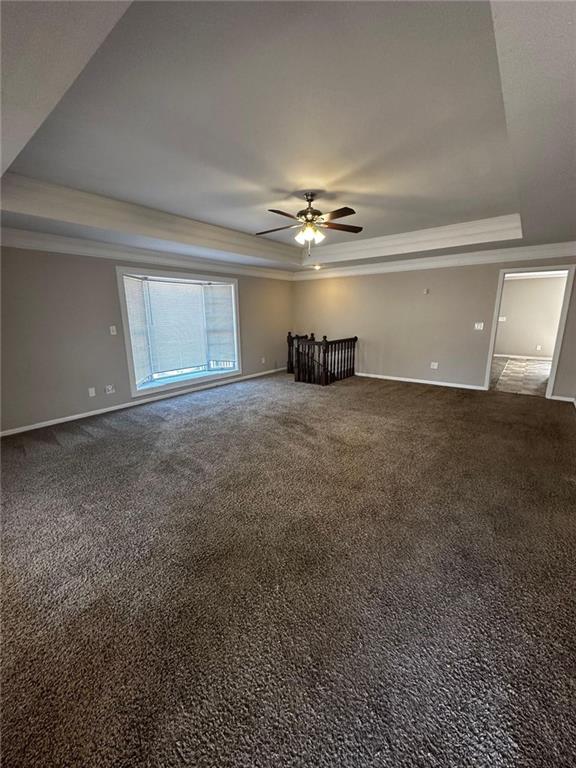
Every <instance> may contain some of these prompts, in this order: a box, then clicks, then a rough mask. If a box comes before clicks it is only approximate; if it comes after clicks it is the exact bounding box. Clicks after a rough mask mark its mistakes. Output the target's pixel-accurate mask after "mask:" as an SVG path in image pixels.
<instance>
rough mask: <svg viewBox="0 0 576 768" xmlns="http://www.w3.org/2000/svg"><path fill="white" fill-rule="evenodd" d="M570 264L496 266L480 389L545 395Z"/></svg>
mask: <svg viewBox="0 0 576 768" xmlns="http://www.w3.org/2000/svg"><path fill="white" fill-rule="evenodd" d="M573 278H574V269H573V268H567V267H564V268H554V269H550V268H548V269H539V270H538V269H537V270H529V269H516V270H502V272H501V273H500V281H499V285H498V296H497V301H496V312H495V318H494V327H493V329H492V340H491V347H490V356H489V359H488V367H487V371H486V388H487V389H493V390H496V391H499V392H507V393H509V394H518V395H531V396H534V397H551V396H552V392H553V388H554V378H555V375H556V365H557V362H558V356H559V354H560V347H561V343H562V336H563V332H564V324H565V320H566V314H567V309H568V301H569V297H570V292H571V288H572V281H573Z"/></svg>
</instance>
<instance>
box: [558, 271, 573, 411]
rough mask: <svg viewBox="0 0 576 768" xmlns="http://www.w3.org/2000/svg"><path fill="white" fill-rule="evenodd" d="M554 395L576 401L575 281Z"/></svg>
mask: <svg viewBox="0 0 576 768" xmlns="http://www.w3.org/2000/svg"><path fill="white" fill-rule="evenodd" d="M554 393H555V394H557V395H564V397H574V398H575V399H576V280H575V281H574V285H573V286H572V298H571V300H570V304H569V307H568V315H567V317H566V326H565V329H564V338H563V341H562V346H561V348H560V362H559V364H558V370H557V371H556V382H555V385H554Z"/></svg>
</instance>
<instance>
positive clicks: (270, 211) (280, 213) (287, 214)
mask: <svg viewBox="0 0 576 768" xmlns="http://www.w3.org/2000/svg"><path fill="white" fill-rule="evenodd" d="M268 211H269V213H277V214H278V216H287V217H288V218H289V219H296V220H297V219H298V217H297V216H293V215H292V214H291V213H286V211H278V210H276V208H268Z"/></svg>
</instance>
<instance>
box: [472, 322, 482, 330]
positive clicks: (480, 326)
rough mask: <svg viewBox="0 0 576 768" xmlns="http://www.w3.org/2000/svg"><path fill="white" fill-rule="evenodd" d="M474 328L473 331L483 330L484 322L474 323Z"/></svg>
mask: <svg viewBox="0 0 576 768" xmlns="http://www.w3.org/2000/svg"><path fill="white" fill-rule="evenodd" d="M474 330H475V331H483V330H484V323H482V322H480V323H474Z"/></svg>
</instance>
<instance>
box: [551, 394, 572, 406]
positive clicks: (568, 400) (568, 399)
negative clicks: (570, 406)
mask: <svg viewBox="0 0 576 768" xmlns="http://www.w3.org/2000/svg"><path fill="white" fill-rule="evenodd" d="M546 400H561V401H562V402H563V403H574V405H575V406H576V398H574V397H564V395H550V396H549V397H547V398H546Z"/></svg>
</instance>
